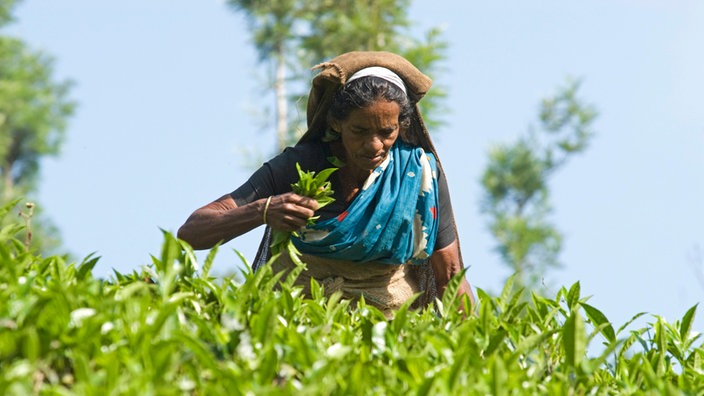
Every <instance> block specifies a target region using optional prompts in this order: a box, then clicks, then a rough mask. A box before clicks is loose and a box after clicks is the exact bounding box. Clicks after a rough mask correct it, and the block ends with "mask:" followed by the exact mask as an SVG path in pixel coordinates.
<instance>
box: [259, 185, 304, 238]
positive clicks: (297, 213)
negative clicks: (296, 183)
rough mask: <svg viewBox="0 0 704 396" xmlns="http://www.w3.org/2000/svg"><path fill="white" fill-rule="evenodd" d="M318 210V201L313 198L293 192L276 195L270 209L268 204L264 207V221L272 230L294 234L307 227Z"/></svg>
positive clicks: (272, 199) (272, 198) (270, 203)
mask: <svg viewBox="0 0 704 396" xmlns="http://www.w3.org/2000/svg"><path fill="white" fill-rule="evenodd" d="M265 201H266V200H265ZM317 209H318V201H316V200H315V199H313V198H308V197H304V196H301V195H298V194H294V193H292V192H290V193H286V194H281V195H274V196H272V197H271V200H270V201H269V205H268V207H267V205H266V203H264V206H262V221H264V220H266V224H267V225H268V226H270V227H271V228H272V229H275V230H279V231H286V232H293V231H296V230H298V229H299V228H301V227H303V226H304V225H306V224H307V223H308V219H309V218H311V217H313V216H314V215H315V211H316V210H317ZM265 210H266V213H265Z"/></svg>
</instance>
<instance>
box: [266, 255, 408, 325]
mask: <svg viewBox="0 0 704 396" xmlns="http://www.w3.org/2000/svg"><path fill="white" fill-rule="evenodd" d="M301 260H302V261H303V262H304V263H306V267H307V270H305V271H303V272H301V274H300V275H299V276H298V279H297V280H296V285H299V286H302V287H303V292H304V293H306V294H307V295H308V296H310V279H311V278H314V279H315V280H316V281H317V282H318V283H320V284H321V285H322V286H323V289H324V292H325V295H326V296H330V295H332V294H333V293H335V292H338V291H339V292H341V293H342V297H343V298H345V299H349V300H352V301H357V300H359V298H360V297H361V296H364V301H366V302H367V303H368V304H369V305H373V306H374V307H376V308H379V310H381V311H382V312H383V313H384V315H385V316H386V317H387V318H391V317H392V316H393V312H394V311H396V310H398V309H399V308H400V307H401V306H402V305H403V304H404V303H405V302H406V301H408V300H409V299H410V298H411V297H413V296H414V295H415V294H417V293H419V292H420V291H421V288H420V287H419V285H418V281H417V279H416V277H415V276H414V273H413V270H412V269H411V266H410V265H389V264H380V263H373V262H372V263H355V262H352V261H341V260H331V259H325V258H321V257H317V256H312V255H307V254H304V255H303V257H302V258H301ZM295 266H296V265H295V264H294V263H293V262H292V261H291V258H290V257H289V256H288V255H286V254H282V255H281V256H280V257H279V259H278V260H276V261H275V262H274V263H273V264H272V269H273V270H274V272H275V273H276V272H280V271H286V272H287V273H288V271H290V270H292V269H294V268H295Z"/></svg>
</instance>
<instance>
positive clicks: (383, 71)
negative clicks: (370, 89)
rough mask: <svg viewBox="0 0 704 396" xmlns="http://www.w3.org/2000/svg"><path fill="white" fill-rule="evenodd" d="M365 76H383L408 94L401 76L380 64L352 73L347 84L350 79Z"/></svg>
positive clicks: (348, 81)
mask: <svg viewBox="0 0 704 396" xmlns="http://www.w3.org/2000/svg"><path fill="white" fill-rule="evenodd" d="M367 76H374V77H379V78H383V79H384V80H386V81H388V82H390V83H392V84H394V85H395V86H397V87H399V88H401V91H403V93H404V94H406V95H408V93H407V92H406V85H405V84H404V83H403V80H401V77H399V76H398V74H396V73H394V72H392V71H391V70H389V69H387V68H385V67H381V66H372V67H367V68H364V69H362V70H360V71H358V72H357V73H354V74H353V75H352V77H350V78H349V79H348V80H347V84H349V83H350V81H354V80H356V79H358V78H361V77H367Z"/></svg>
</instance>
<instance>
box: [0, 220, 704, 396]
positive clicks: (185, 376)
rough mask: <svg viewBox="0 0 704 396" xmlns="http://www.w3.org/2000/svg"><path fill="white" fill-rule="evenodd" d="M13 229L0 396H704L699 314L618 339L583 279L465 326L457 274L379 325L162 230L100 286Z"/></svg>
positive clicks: (2, 313)
mask: <svg viewBox="0 0 704 396" xmlns="http://www.w3.org/2000/svg"><path fill="white" fill-rule="evenodd" d="M8 210H9V207H5V208H4V209H3V212H7V211H8ZM19 228H20V226H8V227H6V228H4V229H2V230H0V394H3V395H25V394H42V395H93V394H105V395H107V394H113V395H118V394H119V395H125V394H126V395H220V394H227V395H265V394H311V395H330V394H352V395H355V394H364V395H396V394H398V395H407V394H416V395H450V394H453V395H454V394H491V395H522V394H541V395H553V394H554V395H568V394H619V395H621V394H639V395H640V394H652V395H662V394H704V391H702V389H704V371H703V369H704V366H703V363H702V358H703V357H704V356H703V353H702V349H701V346H700V344H699V343H698V342H697V341H698V338H699V335H698V334H695V333H694V332H693V331H692V328H691V326H692V322H693V319H694V315H695V307H692V308H691V309H689V310H688V311H687V313H686V314H685V315H684V317H683V318H682V319H681V320H679V321H676V322H674V323H668V322H667V321H665V320H664V319H663V318H661V317H659V316H653V317H652V321H651V323H650V324H648V325H647V326H646V327H644V328H639V329H628V327H629V326H630V325H631V324H632V321H631V322H629V323H626V324H625V325H623V326H621V327H618V328H615V327H614V326H613V324H612V323H610V322H609V321H608V320H607V318H606V317H605V316H604V315H603V313H602V312H600V311H599V310H598V309H597V308H595V307H593V306H591V305H589V304H588V303H587V299H586V298H583V297H582V296H581V295H580V285H579V283H576V284H574V285H572V286H571V287H569V288H562V289H561V290H559V292H557V293H556V295H555V296H554V298H547V297H543V296H539V295H536V294H533V293H527V292H526V291H521V290H517V291H514V290H513V285H512V282H511V281H510V280H509V281H508V282H507V284H506V286H505V288H504V291H503V293H502V294H501V295H498V296H490V295H488V294H487V293H485V292H484V291H482V290H477V295H478V296H477V297H478V300H479V307H478V309H477V314H476V315H475V316H471V317H469V318H465V317H463V316H462V315H461V314H460V313H458V309H457V307H458V304H460V303H462V301H458V300H457V299H456V298H452V296H453V295H454V293H452V292H453V291H454V290H456V289H457V287H458V284H459V278H456V279H455V280H453V282H452V284H451V287H450V288H449V289H450V293H446V295H445V297H444V298H443V299H442V301H438V303H437V307H436V308H435V309H426V310H423V311H412V310H410V309H409V307H408V305H406V306H404V307H403V308H402V309H400V310H399V311H398V312H397V313H396V315H395V316H394V318H393V319H391V320H387V319H385V317H384V315H383V314H382V313H381V312H380V311H379V310H377V309H375V308H374V307H372V306H370V305H367V304H365V303H364V301H363V300H362V301H361V302H360V303H359V304H357V305H356V306H354V307H352V306H351V305H350V303H349V302H347V301H343V300H341V299H340V298H339V296H337V295H333V296H332V297H330V298H326V297H324V293H323V290H322V289H321V287H320V286H319V285H317V284H313V285H312V297H311V298H304V297H303V296H302V295H301V289H300V288H299V287H296V286H293V280H294V277H295V274H292V275H290V276H289V277H288V278H286V279H283V278H282V275H281V274H274V273H272V271H271V269H270V267H268V266H265V267H263V268H262V269H261V270H259V271H257V272H252V271H250V270H248V269H246V270H242V271H241V274H240V275H241V276H238V277H224V278H218V277H214V276H212V275H211V274H210V268H211V266H212V262H213V257H214V255H215V254H216V251H217V249H213V250H212V251H211V253H210V255H209V256H208V257H207V258H206V260H205V261H204V263H202V266H201V265H200V263H198V261H197V260H196V258H195V255H194V254H193V251H192V250H191V249H190V247H189V246H188V245H187V244H185V243H184V242H182V241H180V240H177V239H176V238H175V237H173V236H172V235H171V234H169V233H166V232H165V233H164V243H163V247H162V250H161V254H160V256H159V257H152V265H150V266H148V267H145V268H143V269H141V270H140V271H133V272H132V273H127V274H122V273H119V272H115V273H114V276H113V277H111V278H110V279H109V280H105V279H98V278H95V277H94V276H93V274H92V269H93V267H94V266H95V265H96V263H97V262H98V260H99V259H98V258H97V257H93V256H89V257H87V258H86V259H84V260H83V261H81V262H80V263H67V262H66V261H67V260H66V258H65V257H60V256H52V257H41V256H38V255H35V254H33V253H31V252H28V251H27V249H26V248H25V245H24V244H23V243H22V242H20V241H18V240H16V239H14V238H13V237H12V236H13V235H15V234H16V232H17V230H18V229H19ZM277 284H279V285H280V286H279V287H275V286H276V285H277ZM639 316H640V315H636V316H635V317H634V319H635V318H637V317H639ZM595 348H596V349H598V350H599V352H597V353H594V352H593V350H594V349H595Z"/></svg>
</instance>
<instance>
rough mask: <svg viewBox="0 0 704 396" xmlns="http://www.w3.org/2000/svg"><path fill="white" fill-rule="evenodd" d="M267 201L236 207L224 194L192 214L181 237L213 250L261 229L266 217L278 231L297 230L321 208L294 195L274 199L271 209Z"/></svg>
mask: <svg viewBox="0 0 704 396" xmlns="http://www.w3.org/2000/svg"><path fill="white" fill-rule="evenodd" d="M266 201H267V198H262V199H258V200H256V201H253V202H250V203H248V204H246V205H243V206H237V204H236V203H235V201H234V200H233V199H232V197H231V196H230V194H226V195H223V196H222V197H220V198H218V199H216V200H215V201H213V202H211V203H209V204H207V205H205V206H203V207H201V208H199V209H197V210H196V211H195V212H193V213H192V214H191V216H190V217H189V218H188V219H187V220H186V222H185V223H184V224H183V225H182V226H181V227H180V228H179V230H178V237H179V238H180V239H183V240H184V241H186V242H188V243H190V244H191V246H193V248H194V249H210V248H212V247H213V246H215V244H217V243H218V242H223V243H224V242H227V241H229V240H231V239H232V238H235V237H238V236H240V235H242V234H244V233H246V232H249V231H251V230H253V229H255V228H257V227H259V226H261V225H262V224H263V223H264V220H265V217H266V223H267V224H268V225H270V226H271V227H272V228H273V229H275V230H281V231H286V232H291V231H295V230H297V229H299V228H301V227H302V226H304V225H306V223H307V221H308V218H310V217H312V216H313V215H314V214H315V210H316V209H318V202H317V201H316V200H315V199H312V198H307V197H302V196H300V195H296V194H294V193H286V194H281V195H275V196H272V197H271V200H270V201H269V205H268V207H267V205H266ZM265 208H266V216H264V209H265Z"/></svg>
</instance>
